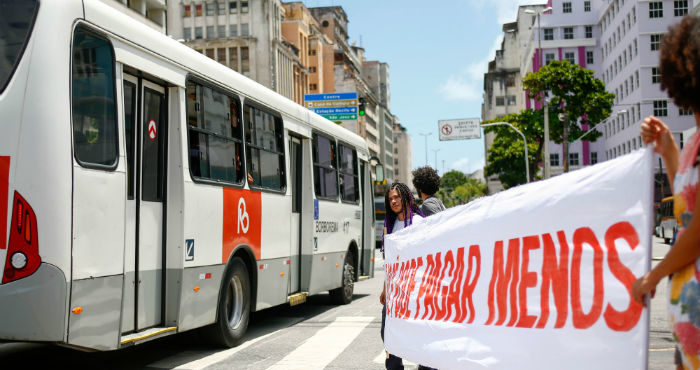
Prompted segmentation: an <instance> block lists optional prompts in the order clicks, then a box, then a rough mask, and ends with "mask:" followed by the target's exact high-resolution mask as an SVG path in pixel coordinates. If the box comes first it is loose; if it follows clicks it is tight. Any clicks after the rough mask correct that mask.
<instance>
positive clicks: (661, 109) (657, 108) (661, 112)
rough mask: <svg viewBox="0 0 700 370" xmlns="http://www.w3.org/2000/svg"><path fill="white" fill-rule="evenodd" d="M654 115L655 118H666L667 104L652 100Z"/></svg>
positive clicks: (664, 101)
mask: <svg viewBox="0 0 700 370" xmlns="http://www.w3.org/2000/svg"><path fill="white" fill-rule="evenodd" d="M654 115H655V116H656V117H666V116H668V102H667V101H666V100H654Z"/></svg>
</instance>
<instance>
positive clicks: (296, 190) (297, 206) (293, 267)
mask: <svg viewBox="0 0 700 370" xmlns="http://www.w3.org/2000/svg"><path fill="white" fill-rule="evenodd" d="M289 153H290V158H289V167H290V170H291V171H290V176H289V178H290V179H291V187H292V220H291V234H290V235H291V242H290V247H289V248H290V250H289V255H290V264H289V294H292V293H298V292H299V291H301V256H302V254H301V237H302V236H301V215H302V206H301V205H302V195H303V194H302V184H303V182H302V179H303V176H302V163H303V161H302V158H303V155H302V145H301V139H299V138H297V137H294V136H291V137H290V140H289Z"/></svg>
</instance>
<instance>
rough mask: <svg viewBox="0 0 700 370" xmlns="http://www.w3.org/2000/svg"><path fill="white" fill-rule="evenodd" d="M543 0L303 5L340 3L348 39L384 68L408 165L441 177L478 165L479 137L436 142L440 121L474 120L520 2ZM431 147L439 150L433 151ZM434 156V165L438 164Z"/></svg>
mask: <svg viewBox="0 0 700 370" xmlns="http://www.w3.org/2000/svg"><path fill="white" fill-rule="evenodd" d="M545 2H546V0H541V1H532V0H437V1H425V0H421V1H418V0H303V3H304V4H305V5H306V6H307V7H309V8H310V7H317V6H342V7H343V10H345V13H346V14H347V16H348V21H349V23H348V34H349V35H350V42H353V41H356V42H357V45H358V46H362V47H363V48H364V49H365V57H366V59H367V60H378V61H380V62H385V63H388V64H389V74H390V81H389V83H390V88H391V101H390V105H391V106H390V108H391V112H392V113H393V114H394V115H396V116H397V117H398V118H399V120H400V121H401V124H402V125H403V126H404V127H406V130H407V132H408V134H409V135H410V137H411V140H412V142H413V167H414V168H416V167H420V166H423V165H425V164H426V145H425V142H426V137H425V136H421V135H420V134H427V133H430V135H429V136H427V144H428V145H427V159H428V164H429V165H430V166H433V167H436V168H437V170H438V171H439V172H440V173H441V174H442V173H444V172H446V171H449V170H452V169H456V170H459V171H462V172H465V173H471V172H474V171H476V170H479V169H482V168H483V167H484V143H483V139H472V140H460V141H439V135H438V121H439V120H445V119H458V118H480V117H481V103H482V100H483V98H482V96H483V79H484V73H486V71H487V69H488V62H489V61H490V60H493V58H494V56H495V53H496V50H497V49H499V48H500V45H501V41H502V40H503V31H502V26H503V23H507V22H513V21H515V16H516V14H517V9H518V5H525V4H540V3H541V4H544V3H545ZM436 150H437V152H436ZM436 156H437V166H436V162H435V159H436Z"/></svg>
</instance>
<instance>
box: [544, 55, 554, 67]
mask: <svg viewBox="0 0 700 370" xmlns="http://www.w3.org/2000/svg"><path fill="white" fill-rule="evenodd" d="M553 60H554V54H552V53H549V54H545V55H544V64H549V62H551V61H553Z"/></svg>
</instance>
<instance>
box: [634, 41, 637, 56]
mask: <svg viewBox="0 0 700 370" xmlns="http://www.w3.org/2000/svg"><path fill="white" fill-rule="evenodd" d="M634 56H635V57H636V56H637V39H634Z"/></svg>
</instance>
